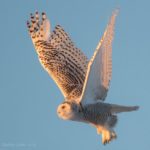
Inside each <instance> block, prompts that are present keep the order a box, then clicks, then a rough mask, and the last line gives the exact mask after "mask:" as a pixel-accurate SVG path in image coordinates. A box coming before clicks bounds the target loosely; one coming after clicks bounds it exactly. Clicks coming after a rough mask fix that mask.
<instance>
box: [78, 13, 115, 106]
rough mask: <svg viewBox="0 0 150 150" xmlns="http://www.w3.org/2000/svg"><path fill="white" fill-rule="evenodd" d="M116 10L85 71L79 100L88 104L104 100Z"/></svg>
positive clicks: (110, 64)
mask: <svg viewBox="0 0 150 150" xmlns="http://www.w3.org/2000/svg"><path fill="white" fill-rule="evenodd" d="M116 15H117V10H116V11H115V12H114V13H113V15H112V17H111V19H110V21H109V23H108V25H107V28H106V30H105V32H104V35H103V37H102V39H101V40H100V42H99V44H98V46H97V48H96V50H95V52H94V55H93V57H92V58H91V60H90V62H89V64H88V69H87V73H86V78H85V82H84V86H83V91H82V95H81V97H80V101H81V102H82V104H90V103H93V102H96V101H97V100H102V101H103V100H104V99H105V97H106V95H107V91H108V88H109V82H110V79H111V75H112V41H113V35H114V25H115V19H116Z"/></svg>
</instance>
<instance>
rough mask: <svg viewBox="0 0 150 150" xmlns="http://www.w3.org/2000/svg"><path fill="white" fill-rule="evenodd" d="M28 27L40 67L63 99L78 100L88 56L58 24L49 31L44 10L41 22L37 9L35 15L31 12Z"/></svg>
mask: <svg viewBox="0 0 150 150" xmlns="http://www.w3.org/2000/svg"><path fill="white" fill-rule="evenodd" d="M28 28H29V33H30V35H31V38H32V41H33V44H34V45H35V49H36V51H37V53H38V57H39V60H40V62H41V64H42V66H43V67H44V68H45V69H46V71H47V72H48V73H49V74H50V76H51V77H52V78H53V80H54V81H55V82H56V84H57V85H58V87H59V88H60V90H61V92H62V93H63V95H64V97H65V98H66V99H68V100H71V99H78V98H79V97H80V95H81V92H82V88H83V83H84V80H85V74H86V70H87V64H88V59H87V57H86V56H85V55H84V54H83V52H81V50H80V49H78V48H76V47H75V46H74V44H73V42H72V41H71V39H70V38H69V36H68V35H67V33H66V32H65V31H64V29H63V28H62V27H61V26H60V25H57V26H56V27H55V29H54V31H53V32H52V33H51V34H50V32H49V31H50V24H49V21H48V20H47V17H46V14H45V13H42V19H41V22H40V17H39V14H38V13H37V12H36V14H35V16H33V15H31V22H30V23H29V22H28Z"/></svg>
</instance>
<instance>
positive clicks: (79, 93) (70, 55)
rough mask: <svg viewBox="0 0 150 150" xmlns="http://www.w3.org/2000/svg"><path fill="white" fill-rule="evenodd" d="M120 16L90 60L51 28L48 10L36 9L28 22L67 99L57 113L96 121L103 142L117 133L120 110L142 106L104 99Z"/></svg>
mask: <svg viewBox="0 0 150 150" xmlns="http://www.w3.org/2000/svg"><path fill="white" fill-rule="evenodd" d="M116 16H117V10H115V11H114V12H113V14H112V16H111V18H110V21H109V23H108V25H107V27H106V30H105V32H104V34H103V36H102V38H101V40H100V42H99V43H98V46H97V47H96V50H95V52H94V55H93V57H92V58H91V60H88V59H87V57H86V56H85V55H84V54H83V52H82V51H81V50H80V49H78V48H77V47H76V46H75V45H74V43H73V42H72V41H71V39H70V38H69V36H68V34H67V33H66V32H65V31H64V29H63V28H62V27H61V26H60V25H57V26H56V27H55V29H54V30H53V31H52V32H50V22H49V20H48V19H47V17H46V14H45V13H42V17H40V15H39V13H38V12H36V13H35V14H34V15H33V14H31V17H30V21H28V22H27V27H28V30H29V34H30V36H31V39H32V42H33V45H34V47H35V49H36V52H37V54H38V58H39V60H40V62H41V65H42V66H43V67H44V69H45V70H46V71H47V72H48V74H49V75H50V76H51V77H52V79H53V80H54V81H55V83H56V84H57V85H58V87H59V89H60V90H61V92H62V94H63V95H64V97H65V101H64V102H63V103H62V104H60V105H59V106H58V109H57V114H58V116H59V117H60V118H62V119H64V120H73V121H79V122H84V123H88V124H92V125H93V126H95V128H96V129H97V133H98V134H102V143H103V144H106V143H109V142H110V141H111V140H113V139H115V138H116V137H117V135H116V133H115V131H114V130H113V128H114V126H115V125H116V123H117V113H120V112H128V111H133V110H137V109H138V106H121V105H116V104H108V103H104V102H103V101H104V100H105V98H106V96H107V91H108V89H109V82H110V79H111V74H112V41H113V36H114V25H115V19H116Z"/></svg>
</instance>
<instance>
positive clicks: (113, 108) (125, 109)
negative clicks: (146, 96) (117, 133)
mask: <svg viewBox="0 0 150 150" xmlns="http://www.w3.org/2000/svg"><path fill="white" fill-rule="evenodd" d="M138 109H139V106H121V105H115V104H112V105H111V113H121V112H129V111H135V110H138Z"/></svg>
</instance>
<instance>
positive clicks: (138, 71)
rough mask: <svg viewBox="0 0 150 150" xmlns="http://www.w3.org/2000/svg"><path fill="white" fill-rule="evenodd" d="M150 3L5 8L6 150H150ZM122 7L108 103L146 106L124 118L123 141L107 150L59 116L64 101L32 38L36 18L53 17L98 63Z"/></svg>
mask: <svg viewBox="0 0 150 150" xmlns="http://www.w3.org/2000/svg"><path fill="white" fill-rule="evenodd" d="M149 6H150V1H149V0H143V1H141V0H134V1H131V0H89V1H88V0H62V1H61V0H45V1H43V0H37V1H35V0H22V1H20V0H12V1H10V0H9V1H8V0H1V1H0V20H1V21H0V34H1V36H0V150H52V149H55V150H60V149H61V150H77V149H78V150H80V149H81V150H83V149H85V150H91V149H92V150H99V149H101V150H106V149H107V150H113V149H114V150H120V149H121V150H133V149H134V150H141V149H149V147H150V138H149V135H150V109H149V108H150V89H149V85H150V79H149V78H150V37H149V34H150V19H149V18H150V16H149V14H150V7H149ZM116 7H119V8H120V13H119V15H118V17H117V21H116V27H115V38H114V42H113V76H112V80H111V85H110V89H109V92H108V96H107V99H106V101H107V102H110V103H117V104H124V105H139V106H140V110H139V111H137V112H132V113H123V114H120V115H119V122H118V124H117V127H116V132H117V134H118V139H117V140H115V141H113V142H112V143H111V144H109V145H107V146H103V145H102V143H101V136H99V135H97V133H96V130H95V128H93V127H91V126H89V125H86V124H82V123H78V122H71V121H63V120H61V119H59V118H58V117H57V114H56V109H57V106H58V105H59V104H60V103H61V102H62V101H63V99H64V98H63V96H62V94H61V93H60V91H59V89H58V87H57V86H56V84H55V83H54V82H53V80H52V79H51V78H50V77H49V76H48V74H47V73H46V72H45V71H44V69H43V68H42V67H41V65H40V63H39V61H38V58H37V55H36V53H35V50H34V48H33V44H32V42H31V39H30V37H29V35H28V32H27V27H26V20H27V19H28V18H29V14H30V13H31V12H35V11H36V10H38V11H39V12H42V11H45V12H46V13H47V16H48V18H49V19H50V21H51V27H52V30H53V28H54V26H55V25H56V24H60V25H62V26H63V27H64V29H65V31H66V32H68V33H69V35H70V37H71V38H72V40H73V41H74V42H75V44H76V45H77V47H79V48H81V49H82V50H83V52H84V53H85V54H86V55H87V56H88V58H90V57H91V56H92V54H93V52H94V50H95V48H96V45H97V43H98V41H99V39H100V37H101V36H102V34H103V32H104V30H105V27H106V25H107V23H108V20H109V17H110V16H111V13H112V11H113V10H114V9H115V8H116Z"/></svg>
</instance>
